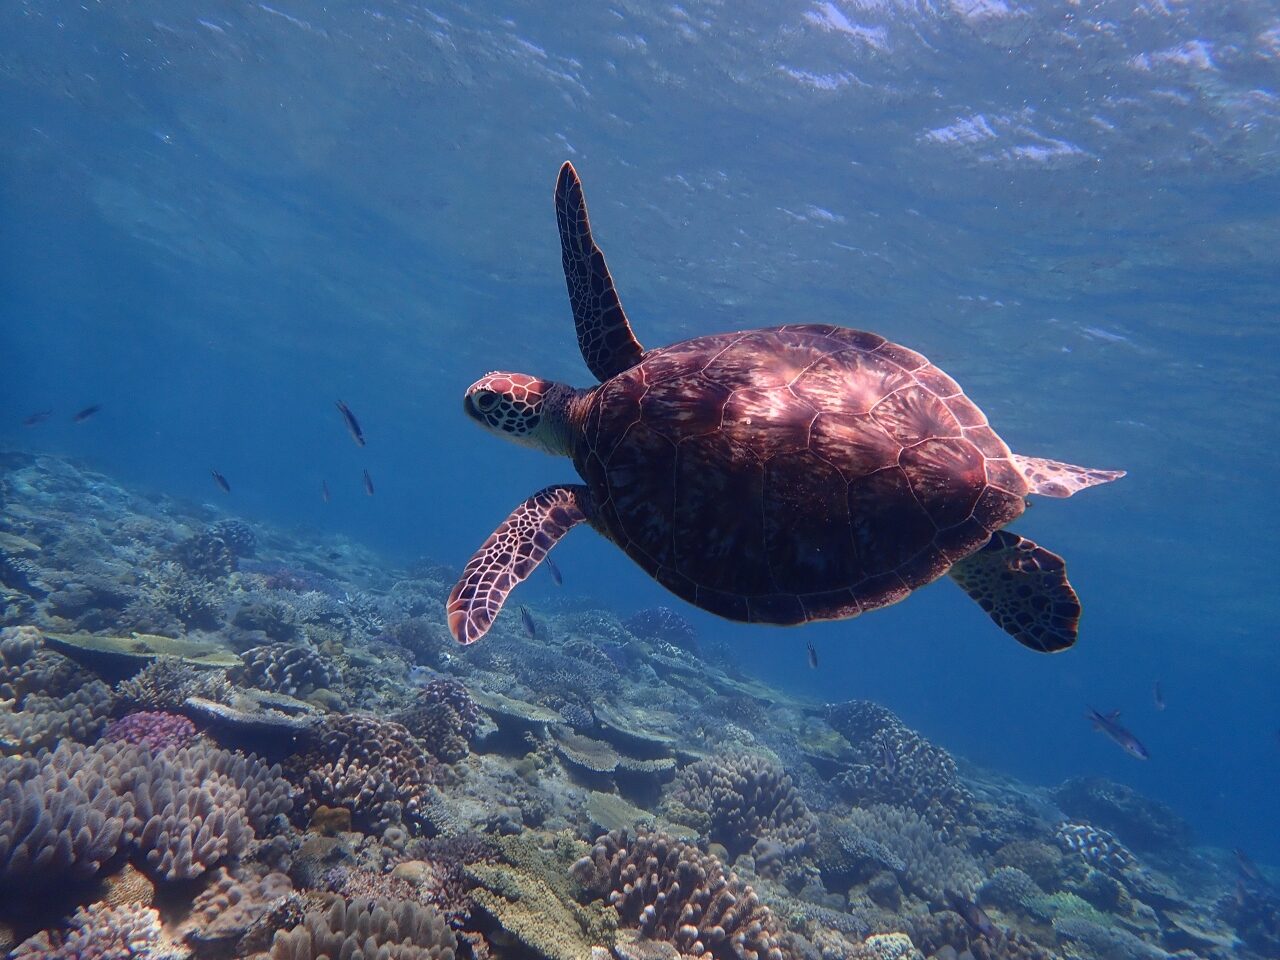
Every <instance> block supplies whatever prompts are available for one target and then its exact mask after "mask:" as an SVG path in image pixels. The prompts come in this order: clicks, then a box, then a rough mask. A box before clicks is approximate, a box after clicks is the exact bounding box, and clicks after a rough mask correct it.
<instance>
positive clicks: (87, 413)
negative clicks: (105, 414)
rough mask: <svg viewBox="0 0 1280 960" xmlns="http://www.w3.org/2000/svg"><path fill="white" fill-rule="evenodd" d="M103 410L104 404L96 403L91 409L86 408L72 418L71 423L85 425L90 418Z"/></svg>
mask: <svg viewBox="0 0 1280 960" xmlns="http://www.w3.org/2000/svg"><path fill="white" fill-rule="evenodd" d="M101 409H102V404H100V403H95V404H94V405H93V406H91V407H85V408H84V409H83V410H81V411H79V412H78V413H77V414H76V415H75V416H74V417H72V418H71V422H72V423H84V422H85V421H86V420H88V419H89V418H90V417H92V416H93V415H94V414H95V413H97V412H98V411H99V410H101Z"/></svg>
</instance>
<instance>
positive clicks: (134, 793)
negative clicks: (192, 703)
mask: <svg viewBox="0 0 1280 960" xmlns="http://www.w3.org/2000/svg"><path fill="white" fill-rule="evenodd" d="M278 772H279V770H278V768H273V769H269V768H267V767H266V765H265V764H263V763H261V762H260V761H259V760H257V759H256V758H253V757H245V756H243V755H240V754H233V753H230V752H228V751H226V750H217V749H215V748H212V747H209V746H205V745H193V746H190V747H185V748H183V749H181V750H176V751H166V752H164V753H152V752H151V751H150V750H148V749H146V748H145V747H140V746H134V745H130V744H123V743H102V744H98V745H95V746H92V747H82V746H79V745H78V744H62V745H61V746H59V747H58V749H57V750H55V751H53V752H52V753H44V752H42V753H41V754H39V755H37V756H35V757H28V758H24V759H21V760H19V759H17V758H8V759H0V783H2V784H3V786H2V788H0V886H15V885H23V886H26V887H28V888H31V887H33V886H34V887H39V886H41V885H42V884H44V883H46V882H50V881H53V880H56V879H61V878H62V877H68V878H70V879H79V880H85V879H89V878H91V877H93V876H96V875H97V874H98V873H99V872H100V871H101V870H102V869H103V867H104V866H105V865H106V864H108V863H110V862H112V861H114V860H115V859H116V858H117V857H120V856H123V855H125V854H126V853H135V854H137V855H139V856H140V857H141V858H142V862H144V863H145V865H146V867H147V870H148V872H150V873H151V874H152V875H153V876H155V877H157V878H159V879H163V880H177V879H189V878H192V877H197V876H199V875H200V874H202V873H204V871H205V870H207V869H209V868H210V867H211V866H213V865H215V864H216V863H217V862H219V861H221V860H224V859H228V858H234V857H237V856H239V855H240V854H241V853H243V852H244V850H245V849H246V848H247V846H248V844H249V842H250V841H251V840H253V838H254V836H255V833H256V832H260V831H262V830H264V829H265V827H266V824H267V821H268V820H270V819H271V818H272V817H273V816H275V815H277V814H279V813H284V812H287V811H288V809H289V807H290V805H291V802H292V800H291V796H290V790H289V786H288V784H287V783H285V782H284V781H283V780H281V779H280V778H279V776H278Z"/></svg>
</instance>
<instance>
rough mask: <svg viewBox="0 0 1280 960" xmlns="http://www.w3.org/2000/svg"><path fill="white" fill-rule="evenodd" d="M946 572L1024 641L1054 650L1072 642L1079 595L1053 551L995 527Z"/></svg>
mask: <svg viewBox="0 0 1280 960" xmlns="http://www.w3.org/2000/svg"><path fill="white" fill-rule="evenodd" d="M950 572H951V577H952V579H954V580H955V581H956V582H957V583H958V584H960V586H961V587H963V588H964V591H965V593H967V594H969V596H971V597H972V598H973V599H974V600H976V601H977V603H978V606H980V607H982V609H983V610H985V611H987V613H988V614H990V616H991V619H992V620H994V621H995V622H996V625H997V626H999V627H1000V629H1002V630H1004V631H1005V632H1006V633H1008V634H1009V635H1010V636H1011V637H1013V639H1015V640H1017V641H1018V642H1019V643H1021V644H1022V645H1023V646H1025V647H1030V648H1031V649H1032V650H1038V651H1039V652H1041V653H1057V652H1058V651H1060V650H1065V649H1067V647H1069V646H1071V645H1072V644H1073V643H1075V642H1076V631H1077V628H1078V627H1079V623H1080V599H1079V598H1078V597H1077V596H1076V592H1075V591H1074V590H1073V589H1071V584H1070V583H1068V582H1067V565H1066V564H1065V563H1064V562H1063V560H1062V558H1061V557H1060V556H1058V555H1057V554H1056V553H1050V552H1049V551H1048V550H1046V549H1045V548H1044V547H1041V546H1039V545H1037V544H1035V543H1033V542H1032V541H1030V540H1028V539H1027V538H1026V537H1020V536H1018V535H1017V534H1016V533H1009V532H1007V531H1005V530H997V531H996V532H995V533H993V534H992V535H991V539H990V540H989V541H988V542H987V544H986V546H984V547H982V549H980V550H978V551H977V552H976V553H973V554H970V555H969V556H967V557H965V558H964V559H963V560H961V561H959V562H958V563H956V564H954V565H953V566H952V567H951V571H950Z"/></svg>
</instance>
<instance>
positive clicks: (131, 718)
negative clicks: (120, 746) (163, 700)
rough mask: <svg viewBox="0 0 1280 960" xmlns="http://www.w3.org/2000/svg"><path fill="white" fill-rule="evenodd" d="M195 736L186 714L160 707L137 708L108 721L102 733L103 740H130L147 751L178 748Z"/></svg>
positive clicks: (126, 741)
mask: <svg viewBox="0 0 1280 960" xmlns="http://www.w3.org/2000/svg"><path fill="white" fill-rule="evenodd" d="M195 735H196V725H195V724H194V723H192V722H191V721H190V720H188V719H187V718H186V717H184V716H181V715H180V714H176V713H168V712H166V711H164V710H140V711H138V712H137V713H130V714H127V715H125V716H123V717H121V718H120V719H119V720H112V721H111V723H110V724H108V725H107V729H106V732H105V733H103V735H102V738H103V739H104V740H115V741H119V742H121V743H132V744H134V745H136V746H140V747H147V748H148V749H150V750H166V749H168V748H169V747H174V748H181V747H185V746H186V745H187V744H188V743H190V742H191V741H192V740H193V739H194V738H195Z"/></svg>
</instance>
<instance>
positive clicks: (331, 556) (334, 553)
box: [325, 550, 342, 560]
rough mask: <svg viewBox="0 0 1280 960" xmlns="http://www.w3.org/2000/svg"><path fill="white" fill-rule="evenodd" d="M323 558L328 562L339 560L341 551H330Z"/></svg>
mask: <svg viewBox="0 0 1280 960" xmlns="http://www.w3.org/2000/svg"><path fill="white" fill-rule="evenodd" d="M325 556H326V557H328V558H329V559H330V560H341V559H342V551H341V550H330V551H329V552H328V553H327V554H325Z"/></svg>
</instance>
